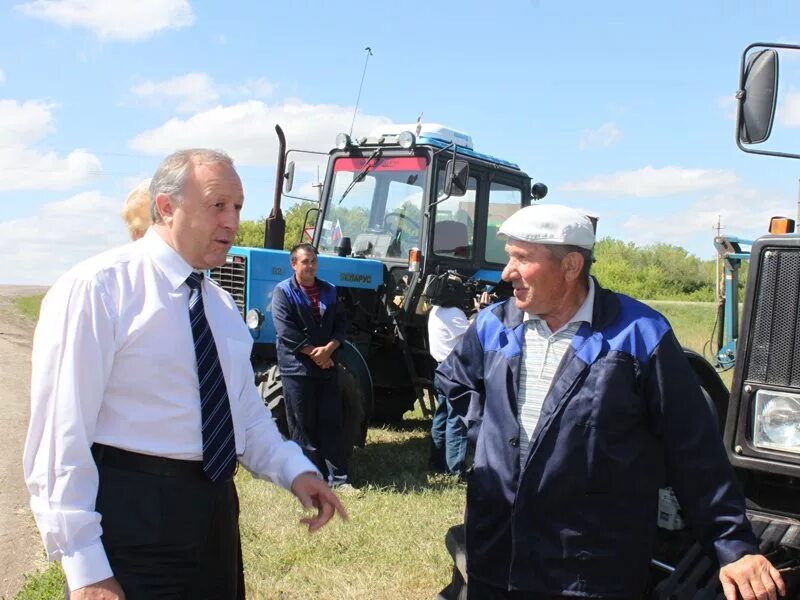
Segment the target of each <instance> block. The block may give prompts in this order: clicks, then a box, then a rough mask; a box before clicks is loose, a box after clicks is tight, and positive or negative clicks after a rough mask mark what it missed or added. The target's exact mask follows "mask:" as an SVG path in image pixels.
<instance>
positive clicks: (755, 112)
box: [736, 43, 800, 158]
mask: <svg viewBox="0 0 800 600" xmlns="http://www.w3.org/2000/svg"><path fill="white" fill-rule="evenodd" d="M799 50H800V46H797V45H794V44H762V43H758V44H750V45H749V46H748V47H747V48H745V49H744V52H743V53H742V60H741V65H740V70H739V89H738V90H737V92H736V103H737V110H736V144H737V145H738V146H739V148H740V149H741V150H743V151H744V152H749V153H751V154H763V155H767V156H782V157H785V158H800V154H797V153H790V152H783V151H780V150H773V149H765V148H754V147H753V146H755V145H758V144H762V143H763V142H765V141H767V140H768V139H769V137H770V136H771V135H772V133H773V131H772V125H773V123H774V121H775V115H776V113H777V106H778V94H779V92H780V90H779V87H778V86H779V78H778V62H779V61H778V56H779V53H780V54H783V53H784V52H797V51H799ZM789 87H791V86H789ZM790 104H791V99H790V97H789V96H788V93H787V92H786V90H784V91H783V92H782V95H781V105H782V109H781V110H782V111H783V112H786V111H787V110H788V109H790V108H791V107H790ZM792 120H794V119H792ZM781 125H782V127H781V128H779V131H778V134H779V135H778V136H777V137H778V138H780V139H779V141H778V142H776V143H774V144H772V147H773V148H774V147H776V146H781V145H783V144H782V143H781V142H785V141H786V133H785V131H784V129H786V128H787V127H792V126H795V125H796V123H792V124H788V123H781Z"/></svg>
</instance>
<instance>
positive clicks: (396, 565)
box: [15, 302, 714, 600]
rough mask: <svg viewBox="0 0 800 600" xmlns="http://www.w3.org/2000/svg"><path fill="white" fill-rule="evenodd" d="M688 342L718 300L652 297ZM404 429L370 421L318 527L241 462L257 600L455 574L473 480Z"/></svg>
mask: <svg viewBox="0 0 800 600" xmlns="http://www.w3.org/2000/svg"><path fill="white" fill-rule="evenodd" d="M649 304H651V305H652V306H653V307H655V308H656V309H657V310H659V311H661V312H663V313H664V314H665V315H666V316H667V318H668V319H669V320H670V322H671V323H672V325H673V327H674V328H675V331H676V333H677V336H678V339H679V340H681V342H682V343H683V344H684V345H686V346H689V347H691V348H692V349H695V350H697V351H702V349H703V345H704V344H705V342H706V341H707V340H708V338H709V337H710V335H711V330H712V327H713V324H714V305H713V304H711V303H703V304H700V303H698V304H684V303H671V302H650V303H649ZM406 417H407V421H406V422H404V424H403V426H402V427H398V428H376V427H373V428H370V430H369V434H368V441H367V447H366V448H364V449H357V450H356V452H355V454H354V455H353V459H352V464H351V473H352V479H353V482H354V484H355V485H356V486H357V487H358V488H360V489H359V490H358V491H357V492H355V493H350V494H347V495H345V496H343V501H344V503H345V505H346V507H347V510H348V511H349V513H350V520H349V521H347V522H341V521H339V520H338V519H337V520H336V521H335V522H334V523H332V524H331V525H329V526H328V527H326V528H325V529H323V530H322V531H320V532H317V533H315V534H308V533H307V532H306V530H305V529H304V528H302V527H301V526H300V525H299V524H298V520H299V519H300V517H301V516H302V510H301V508H300V506H299V505H298V504H297V501H296V500H295V499H294V497H293V496H291V495H290V494H289V493H288V492H285V491H283V490H281V489H278V488H277V487H276V486H274V485H271V484H266V483H264V482H263V481H257V480H254V479H253V478H252V477H251V476H250V475H249V474H248V473H247V472H245V471H244V470H241V471H240V472H239V474H238V475H237V486H238V490H239V496H240V500H241V532H242V540H243V555H244V563H245V579H246V582H247V593H248V598H254V599H260V598H265V599H267V598H268V599H272V598H280V599H285V600H294V599H305V598H318V599H321V600H324V599H327V598H330V599H334V598H335V599H337V600H338V599H340V598H344V599H358V598H431V597H433V596H434V595H435V594H436V593H437V592H438V591H439V590H440V589H442V588H443V587H444V586H445V585H446V584H447V583H448V581H449V579H450V570H451V568H452V563H451V560H450V557H449V555H448V553H447V550H446V549H445V545H444V536H445V533H446V531H447V529H448V528H449V527H450V526H451V525H454V524H457V523H460V522H461V521H462V518H463V514H464V503H465V498H464V493H465V487H464V486H463V485H462V484H460V483H458V482H457V481H456V480H455V479H453V478H450V477H447V476H443V475H433V474H430V473H429V472H428V471H427V469H426V465H427V459H428V443H429V442H428V434H429V427H430V422H429V421H427V420H424V419H422V418H421V416H420V414H419V413H418V412H416V413H409V414H407V415H406ZM61 597H63V576H62V575H61V571H60V568H59V567H58V566H51V567H50V568H49V569H47V570H46V571H44V572H43V573H42V574H38V575H34V576H32V577H30V578H29V579H28V581H27V584H26V586H25V588H24V589H23V591H22V592H20V594H19V595H17V596H16V599H15V600H28V599H34V598H36V599H37V600H39V599H45V600H48V599H50V598H54V599H55V598H61Z"/></svg>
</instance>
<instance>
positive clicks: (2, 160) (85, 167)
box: [0, 147, 103, 191]
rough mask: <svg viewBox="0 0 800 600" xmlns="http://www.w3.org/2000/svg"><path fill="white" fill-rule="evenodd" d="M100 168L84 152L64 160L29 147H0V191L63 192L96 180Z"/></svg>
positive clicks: (97, 160)
mask: <svg viewBox="0 0 800 600" xmlns="http://www.w3.org/2000/svg"><path fill="white" fill-rule="evenodd" d="M102 173H103V168H102V166H101V165H100V160H99V159H98V158H97V157H96V156H95V155H94V154H91V153H90V152H87V151H86V150H80V149H79V150H73V151H72V152H70V153H69V154H67V156H66V157H63V158H61V157H59V156H58V155H57V154H56V153H55V152H40V151H38V150H34V149H32V148H12V147H7V148H0V191H3V190H65V189H68V188H72V187H77V186H80V185H85V184H87V183H90V182H92V181H96V180H97V179H99V178H100V177H101V175H102Z"/></svg>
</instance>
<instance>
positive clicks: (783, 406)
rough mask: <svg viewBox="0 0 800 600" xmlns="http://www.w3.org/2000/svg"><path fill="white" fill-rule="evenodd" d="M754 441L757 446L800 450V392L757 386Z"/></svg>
mask: <svg viewBox="0 0 800 600" xmlns="http://www.w3.org/2000/svg"><path fill="white" fill-rule="evenodd" d="M753 443H754V444H755V445H756V446H758V447H759V448H768V449H770V450H781V451H783V452H794V453H796V454H800V396H796V395H794V394H785V393H781V392H772V391H768V390H758V391H757V392H756V403H755V414H754V419H753Z"/></svg>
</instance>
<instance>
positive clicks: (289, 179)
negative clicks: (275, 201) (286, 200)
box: [283, 161, 294, 194]
mask: <svg viewBox="0 0 800 600" xmlns="http://www.w3.org/2000/svg"><path fill="white" fill-rule="evenodd" d="M283 179H284V181H283V192H284V193H285V194H288V193H289V192H291V191H292V186H293V185H294V161H291V162H289V164H288V165H286V172H285V173H284V174H283Z"/></svg>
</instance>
